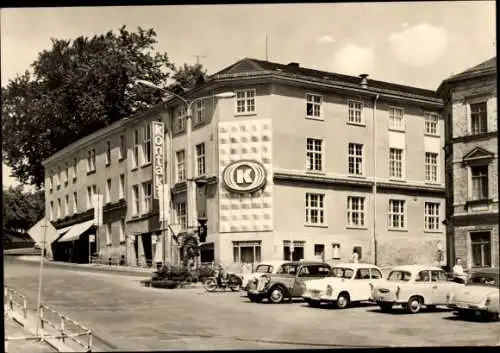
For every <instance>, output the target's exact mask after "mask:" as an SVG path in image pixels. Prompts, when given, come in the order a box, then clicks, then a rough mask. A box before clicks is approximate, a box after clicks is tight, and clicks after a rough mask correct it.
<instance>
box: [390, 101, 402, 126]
mask: <svg viewBox="0 0 500 353" xmlns="http://www.w3.org/2000/svg"><path fill="white" fill-rule="evenodd" d="M389 128H390V129H394V130H404V128H405V127H404V111H403V108H395V107H389Z"/></svg>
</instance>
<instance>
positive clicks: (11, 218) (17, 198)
mask: <svg viewBox="0 0 500 353" xmlns="http://www.w3.org/2000/svg"><path fill="white" fill-rule="evenodd" d="M44 212H45V195H44V192H43V191H42V190H38V191H35V192H32V193H30V192H23V186H22V185H18V186H16V187H12V186H11V187H10V188H9V189H7V190H5V189H4V190H3V213H2V220H3V229H4V230H7V231H13V232H17V231H21V232H27V231H28V230H29V229H30V228H31V227H32V226H34V225H35V223H36V222H38V221H39V220H40V219H41V218H42V217H43V216H44Z"/></svg>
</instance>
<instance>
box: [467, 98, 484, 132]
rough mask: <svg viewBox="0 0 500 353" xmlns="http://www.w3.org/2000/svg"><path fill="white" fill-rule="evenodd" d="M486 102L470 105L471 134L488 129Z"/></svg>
mask: <svg viewBox="0 0 500 353" xmlns="http://www.w3.org/2000/svg"><path fill="white" fill-rule="evenodd" d="M487 118H488V116H487V108H486V102H481V103H476V104H471V105H470V128H471V133H472V134H473V135H476V134H481V133H483V132H486V131H488V126H487Z"/></svg>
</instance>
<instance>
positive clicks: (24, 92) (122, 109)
mask: <svg viewBox="0 0 500 353" xmlns="http://www.w3.org/2000/svg"><path fill="white" fill-rule="evenodd" d="M156 43H157V40H156V33H155V31H154V30H153V29H149V30H144V29H142V28H140V27H139V28H138V30H137V32H129V31H128V30H127V29H126V27H125V26H124V27H122V28H120V29H119V31H118V33H114V32H113V31H109V32H108V33H106V34H102V35H96V36H93V37H92V38H88V37H85V36H80V37H78V38H76V39H74V40H72V41H71V40H64V39H52V48H51V49H50V50H44V51H42V52H41V53H39V55H38V59H37V60H36V61H35V62H34V63H33V64H32V65H31V66H32V71H33V72H32V73H30V72H29V71H26V72H25V73H24V74H23V75H19V76H17V77H16V78H15V79H13V80H11V81H10V82H9V84H8V85H7V86H6V87H5V88H4V87H2V137H3V143H2V147H3V148H2V151H3V153H2V157H3V158H2V159H3V161H4V162H5V163H6V164H7V165H8V166H9V167H11V168H12V174H13V175H14V176H15V177H16V178H17V179H18V180H19V181H20V182H21V183H24V184H31V185H35V186H37V187H40V186H42V185H43V182H44V173H43V166H42V161H43V160H44V159H46V158H47V157H49V156H51V155H52V154H54V153H55V152H57V151H59V150H60V149H62V148H64V147H66V146H67V145H68V144H70V143H72V142H74V141H76V140H78V139H79V138H81V137H83V136H86V135H88V134H90V133H92V132H94V131H96V130H98V129H100V128H103V127H104V126H106V125H108V124H110V123H112V122H114V121H117V120H119V119H122V118H124V117H127V116H129V115H131V114H133V113H135V112H138V111H140V110H143V109H146V108H148V107H150V106H152V105H154V104H156V103H158V102H160V100H161V97H162V96H163V93H162V92H161V91H159V90H154V89H150V88H147V87H143V86H140V85H135V84H134V82H135V80H137V79H143V80H148V81H150V82H153V83H154V84H156V85H159V86H162V87H165V86H166V83H167V79H168V78H169V77H170V75H171V72H174V79H175V80H176V82H178V85H190V84H191V83H192V82H195V81H193V79H195V78H196V79H200V77H201V76H204V75H205V73H204V72H203V71H202V70H201V67H198V66H199V65H194V66H193V67H191V66H189V65H184V66H183V67H179V68H177V69H176V68H175V65H173V64H172V63H171V62H170V61H169V58H168V56H167V53H154V54H153V48H154V45H155V44H156ZM176 89H178V88H176Z"/></svg>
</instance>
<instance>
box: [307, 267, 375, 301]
mask: <svg viewBox="0 0 500 353" xmlns="http://www.w3.org/2000/svg"><path fill="white" fill-rule="evenodd" d="M381 279H382V271H381V270H380V268H378V267H377V266H375V265H372V264H364V263H343V264H336V265H335V266H333V267H332V270H331V274H330V276H329V277H325V278H323V279H316V280H310V281H305V282H304V283H303V284H302V292H303V294H302V298H304V300H305V301H306V303H308V304H309V305H310V306H313V307H318V306H320V305H321V303H328V304H335V306H336V307H337V308H339V309H344V308H347V307H348V306H349V305H350V304H351V303H355V302H362V301H368V300H370V299H371V294H372V290H371V286H370V284H374V283H376V282H378V281H380V280H381Z"/></svg>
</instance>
